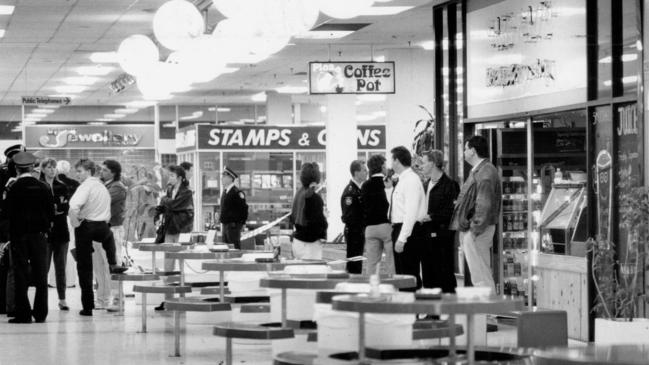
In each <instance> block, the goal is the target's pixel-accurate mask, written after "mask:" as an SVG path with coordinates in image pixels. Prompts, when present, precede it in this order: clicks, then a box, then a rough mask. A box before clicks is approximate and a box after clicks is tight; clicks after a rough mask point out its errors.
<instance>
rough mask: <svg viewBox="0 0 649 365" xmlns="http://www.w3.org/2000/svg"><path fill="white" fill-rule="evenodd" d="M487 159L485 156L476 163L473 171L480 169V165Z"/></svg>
mask: <svg viewBox="0 0 649 365" xmlns="http://www.w3.org/2000/svg"><path fill="white" fill-rule="evenodd" d="M485 160H486V158H483V159H481V160H480V161H478V163H477V164H475V166H473V168H471V172H475V170H477V169H478V166H480V165H482V163H483V162H484V161H485Z"/></svg>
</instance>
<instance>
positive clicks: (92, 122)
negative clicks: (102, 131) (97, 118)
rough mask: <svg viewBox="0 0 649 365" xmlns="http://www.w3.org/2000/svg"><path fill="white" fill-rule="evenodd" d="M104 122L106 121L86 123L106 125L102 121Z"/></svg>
mask: <svg viewBox="0 0 649 365" xmlns="http://www.w3.org/2000/svg"><path fill="white" fill-rule="evenodd" d="M104 122H106V121H101V122H90V123H88V125H106V123H104Z"/></svg>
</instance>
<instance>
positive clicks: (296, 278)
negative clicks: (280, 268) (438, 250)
mask: <svg viewBox="0 0 649 365" xmlns="http://www.w3.org/2000/svg"><path fill="white" fill-rule="evenodd" d="M367 282H369V277H368V276H363V275H348V274H343V275H338V274H333V275H327V274H306V275H305V274H283V273H282V274H279V275H274V276H273V277H269V278H262V279H261V280H260V281H259V286H260V287H262V288H271V289H281V291H282V296H281V303H282V327H286V296H287V294H286V291H287V289H302V290H331V289H334V288H335V287H336V285H338V284H340V283H363V284H364V283H367ZM381 284H391V285H394V287H395V288H397V289H400V288H412V287H414V286H415V285H417V281H416V280H415V277H414V276H410V275H392V276H385V277H381Z"/></svg>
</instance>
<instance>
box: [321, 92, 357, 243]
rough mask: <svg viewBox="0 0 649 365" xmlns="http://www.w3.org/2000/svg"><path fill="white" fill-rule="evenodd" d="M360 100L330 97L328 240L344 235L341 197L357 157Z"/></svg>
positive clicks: (340, 96) (328, 98)
mask: <svg viewBox="0 0 649 365" xmlns="http://www.w3.org/2000/svg"><path fill="white" fill-rule="evenodd" d="M355 101H356V97H355V96H354V95H329V96H328V97H327V101H326V104H327V119H326V124H327V149H326V168H325V169H326V182H327V202H326V203H327V210H328V211H329V215H328V216H327V220H328V221H329V230H328V232H327V236H328V237H327V239H328V240H333V239H334V238H336V236H337V235H338V234H340V233H343V228H344V226H343V223H342V221H341V218H340V217H341V215H342V213H341V209H340V196H341V194H342V192H343V189H344V188H345V185H347V184H348V183H349V180H350V179H351V175H350V174H349V164H350V163H351V162H352V161H353V160H355V159H356V158H357V155H358V146H357V143H358V142H357V140H358V139H357V138H358V137H357V133H358V132H357V130H356V104H355Z"/></svg>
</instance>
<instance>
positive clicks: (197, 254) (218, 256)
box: [165, 249, 259, 286]
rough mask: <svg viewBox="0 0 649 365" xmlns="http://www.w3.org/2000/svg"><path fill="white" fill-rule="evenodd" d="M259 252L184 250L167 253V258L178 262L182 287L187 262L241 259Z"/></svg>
mask: <svg viewBox="0 0 649 365" xmlns="http://www.w3.org/2000/svg"><path fill="white" fill-rule="evenodd" d="M249 252H256V253H258V252H259V251H245V250H234V249H232V250H227V251H225V250H224V251H208V252H205V251H203V252H201V251H196V250H183V251H175V252H166V253H165V258H168V259H172V260H178V268H179V270H180V285H181V286H183V285H185V260H222V259H230V258H236V257H241V255H243V254H244V253H249Z"/></svg>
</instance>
